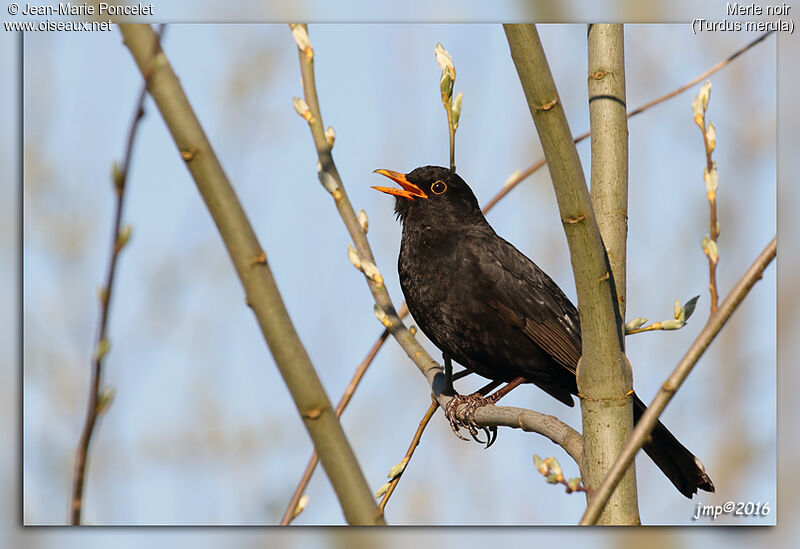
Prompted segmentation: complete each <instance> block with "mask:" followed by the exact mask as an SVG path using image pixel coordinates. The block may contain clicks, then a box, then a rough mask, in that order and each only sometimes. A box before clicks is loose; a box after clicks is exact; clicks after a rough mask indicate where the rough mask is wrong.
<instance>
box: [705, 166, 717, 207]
mask: <svg viewBox="0 0 800 549" xmlns="http://www.w3.org/2000/svg"><path fill="white" fill-rule="evenodd" d="M703 181H705V182H706V194H707V195H708V197H709V199H711V198H713V197H714V195H716V194H717V186H718V183H717V163H716V162H714V163H713V164H712V165H711V171H710V172H709V171H708V168H706V169H705V170H703Z"/></svg>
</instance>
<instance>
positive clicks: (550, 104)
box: [536, 99, 558, 112]
mask: <svg viewBox="0 0 800 549" xmlns="http://www.w3.org/2000/svg"><path fill="white" fill-rule="evenodd" d="M557 104H558V99H552V100H550V101H547V102H546V103H542V104H541V105H538V106H537V107H536V111H537V112H542V111H549V110H550V109H552V108H553V107H555V106H556V105H557Z"/></svg>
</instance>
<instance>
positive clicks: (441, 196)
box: [372, 166, 483, 226]
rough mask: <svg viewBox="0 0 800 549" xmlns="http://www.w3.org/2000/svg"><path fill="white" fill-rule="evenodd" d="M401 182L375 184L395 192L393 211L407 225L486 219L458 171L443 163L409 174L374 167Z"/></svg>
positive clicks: (458, 222)
mask: <svg viewBox="0 0 800 549" xmlns="http://www.w3.org/2000/svg"><path fill="white" fill-rule="evenodd" d="M375 173H379V174H381V175H384V176H386V177H388V178H389V179H391V180H392V181H395V182H396V183H397V184H399V185H400V188H399V189H398V188H396V187H372V188H373V189H376V190H379V191H381V192H384V193H387V194H391V195H394V196H395V197H396V202H395V205H394V211H395V212H397V216H398V217H399V218H400V220H401V221H402V222H403V223H404V224H405V223H407V222H408V221H409V220H415V221H417V220H418V222H423V223H426V224H430V225H432V226H436V225H444V224H449V223H454V224H464V223H469V222H472V221H475V220H480V219H483V214H482V213H481V209H480V206H478V199H477V198H475V195H474V194H473V192H472V189H470V188H469V186H468V185H467V184H466V182H465V181H464V180H463V179H461V178H460V177H459V176H458V174H456V173H455V172H452V171H450V170H449V169H447V168H442V167H441V166H424V167H422V168H417V169H416V170H414V171H412V172H409V173H407V174H402V173H399V172H393V171H391V170H375Z"/></svg>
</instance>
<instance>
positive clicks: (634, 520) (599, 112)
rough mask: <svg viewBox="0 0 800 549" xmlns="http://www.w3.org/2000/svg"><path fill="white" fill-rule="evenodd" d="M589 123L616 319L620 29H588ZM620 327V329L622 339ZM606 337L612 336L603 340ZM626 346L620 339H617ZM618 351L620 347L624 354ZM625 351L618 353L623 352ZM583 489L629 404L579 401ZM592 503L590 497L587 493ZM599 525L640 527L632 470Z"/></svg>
mask: <svg viewBox="0 0 800 549" xmlns="http://www.w3.org/2000/svg"><path fill="white" fill-rule="evenodd" d="M588 31H589V34H588V51H589V79H588V88H589V121H590V126H591V138H592V141H591V142H592V150H591V154H592V168H591V169H592V185H591V192H590V197H591V201H592V207H593V208H594V211H595V215H596V216H597V224H598V227H599V229H600V234H601V236H602V240H603V243H604V244H605V249H606V252H607V253H608V262H609V264H610V267H611V273H612V277H611V280H612V281H613V283H614V286H615V288H614V290H612V295H614V294H616V297H617V306H618V309H619V318H620V319H624V318H625V275H626V266H625V262H626V247H627V246H626V244H627V236H628V117H627V115H626V112H625V110H626V102H625V55H624V47H623V44H624V39H623V28H622V25H601V24H594V25H589V29H588ZM624 324H625V323H624V321H622V322H620V323H619V325H618V329H619V330H620V331H621V334H622V336H624V335H625V328H624ZM609 337H612V336H609ZM623 341H624V337H623ZM623 349H624V347H623ZM623 349H620V351H622V350H623ZM578 388H579V390H580V392H581V393H582V394H584V395H586V394H588V393H590V392H591V393H593V394H602V395H614V394H616V395H625V394H627V393H628V392H629V391H630V390H631V388H632V379H631V377H630V376H628V375H626V372H625V371H624V370H621V369H620V368H619V367H618V364H617V363H614V362H608V363H598V364H597V366H596V369H594V370H593V371H590V370H589V368H587V367H584V368H582V369H581V370H580V371H579V373H578ZM581 411H582V416H583V432H584V437H583V442H584V457H585V459H584V462H583V463H584V467H583V470H582V474H583V483H584V485H585V486H590V487H595V486H599V485H600V483H601V482H602V481H603V478H605V476H606V472H607V471H608V470H609V469H610V468H611V465H612V464H613V463H614V457H615V456H616V455H617V454H618V453H619V451H620V449H621V448H622V446H623V445H624V444H625V441H626V440H627V439H628V435H629V434H630V432H631V430H632V429H633V402H632V401H631V399H629V398H626V399H624V400H622V401H617V402H613V403H612V402H609V401H603V400H595V399H594V398H589V399H583V400H582V401H581ZM588 498H589V500H591V498H592V495H591V493H589V494H588ZM600 522H602V523H603V524H639V523H640V519H639V506H638V500H637V492H636V473H635V470H634V468H633V467H630V468H629V469H628V471H627V474H626V475H625V477H624V478H623V480H622V481H621V482H620V485H619V487H618V488H617V490H616V491H615V492H614V495H613V497H612V499H611V501H610V502H609V505H607V506H606V512H605V513H604V515H603V517H602V518H601V521H600Z"/></svg>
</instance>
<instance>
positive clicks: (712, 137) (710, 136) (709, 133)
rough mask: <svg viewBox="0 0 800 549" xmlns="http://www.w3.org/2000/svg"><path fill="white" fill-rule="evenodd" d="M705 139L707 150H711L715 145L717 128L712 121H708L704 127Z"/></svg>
mask: <svg viewBox="0 0 800 549" xmlns="http://www.w3.org/2000/svg"><path fill="white" fill-rule="evenodd" d="M706 139H707V140H708V150H709V151H713V150H714V149H715V148H716V147H717V129H716V128H715V127H714V123H713V122H710V121H709V123H708V128H707V129H706Z"/></svg>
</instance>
